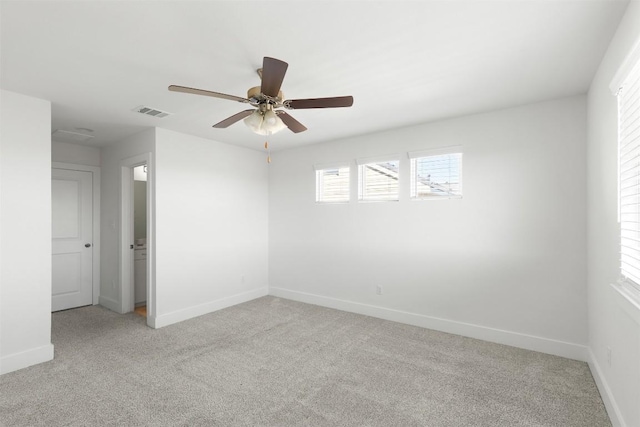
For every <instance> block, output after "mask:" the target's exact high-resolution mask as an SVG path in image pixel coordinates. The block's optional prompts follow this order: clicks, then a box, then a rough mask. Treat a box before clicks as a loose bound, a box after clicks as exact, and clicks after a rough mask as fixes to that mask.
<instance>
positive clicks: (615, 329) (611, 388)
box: [587, 1, 640, 426]
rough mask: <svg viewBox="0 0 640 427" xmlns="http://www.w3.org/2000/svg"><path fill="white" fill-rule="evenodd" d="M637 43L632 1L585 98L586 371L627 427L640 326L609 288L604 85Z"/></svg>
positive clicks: (615, 245)
mask: <svg viewBox="0 0 640 427" xmlns="http://www.w3.org/2000/svg"><path fill="white" fill-rule="evenodd" d="M638 41H640V2H637V1H632V2H630V3H629V6H628V9H627V12H626V14H625V16H624V18H623V20H622V21H621V23H620V26H619V27H618V31H617V33H616V35H615V37H614V38H613V40H612V42H611V44H610V46H609V49H608V51H607V53H606V55H605V57H604V59H603V61H602V63H601V65H600V68H599V70H598V72H597V74H596V76H595V78H594V80H593V83H592V84H591V88H590V90H589V98H588V116H589V121H588V134H589V142H588V181H587V182H588V185H587V187H588V189H589V192H588V201H589V203H588V217H589V225H588V236H589V240H588V266H589V269H588V277H589V285H588V294H589V305H588V307H589V349H590V351H591V358H592V360H591V368H592V369H591V370H592V372H593V373H594V377H595V378H596V380H597V381H598V382H599V386H600V392H601V394H602V397H603V399H604V400H605V403H606V404H607V410H608V412H609V415H610V416H611V418H612V420H613V422H614V425H627V426H640V406H639V405H638V396H640V325H639V324H638V320H637V319H638V317H639V316H640V310H639V309H638V308H635V307H630V306H629V304H628V303H626V302H625V300H624V299H623V298H620V297H619V294H618V293H617V291H615V290H614V289H613V288H612V287H611V286H610V284H613V283H615V282H616V281H617V279H618V277H619V274H620V269H619V258H620V257H619V252H620V242H619V236H620V231H619V225H618V222H617V149H618V146H617V136H618V135H617V129H618V127H617V126H618V124H617V123H618V122H617V101H616V98H615V97H614V96H613V95H612V93H611V91H610V90H609V84H610V83H611V81H612V79H613V77H614V74H615V73H616V71H617V70H618V67H619V66H620V65H621V64H622V63H623V61H624V59H625V57H626V55H627V54H629V53H630V51H631V50H632V48H633V46H634V44H635V43H637V42H638ZM626 308H630V309H631V310H630V311H627V310H626ZM630 314H631V315H630ZM633 314H635V319H636V320H634V316H633ZM607 347H609V348H611V365H609V363H608V362H607Z"/></svg>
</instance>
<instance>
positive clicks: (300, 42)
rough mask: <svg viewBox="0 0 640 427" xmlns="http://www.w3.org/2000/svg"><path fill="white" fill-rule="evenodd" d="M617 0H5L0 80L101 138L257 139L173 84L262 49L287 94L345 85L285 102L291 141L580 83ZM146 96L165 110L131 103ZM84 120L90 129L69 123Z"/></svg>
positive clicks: (219, 87) (240, 71)
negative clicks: (294, 104)
mask: <svg viewBox="0 0 640 427" xmlns="http://www.w3.org/2000/svg"><path fill="white" fill-rule="evenodd" d="M626 5H627V1H616V0H583V1H565V0H546V1H545V0H532V1H386V2H379V1H311V0H308V1H300V0H297V1H265V0H263V1H198V2H187V1H171V2H153V1H144V2H143V1H128V2H116V1H82V2H80V1H78V2H75V1H43V2H35V1H2V2H1V3H0V7H1V9H0V16H1V27H0V31H1V57H0V59H1V74H0V85H1V87H2V88H3V89H6V90H10V91H15V92H19V93H23V94H26V95H31V96H35V97H38V98H43V99H48V100H51V101H52V111H53V124H52V128H53V129H52V130H55V129H64V130H69V131H75V129H77V128H89V129H93V130H94V132H93V135H94V138H93V139H92V140H91V141H89V142H87V143H86V144H90V145H99V146H100V145H107V144H109V143H112V142H115V141H118V140H121V139H123V138H125V137H127V136H129V135H131V134H134V133H137V132H140V131H142V130H144V129H147V128H149V127H152V126H158V127H163V128H167V129H172V130H176V131H179V132H184V133H188V134H193V135H198V136H201V137H204V138H209V139H213V140H217V141H222V142H226V143H230V144H235V145H243V146H246V147H250V148H254V149H260V148H262V143H263V142H264V137H262V136H259V135H255V134H253V133H251V132H250V131H249V130H248V129H247V128H246V126H245V125H244V124H243V123H240V122H239V123H236V124H234V125H232V126H231V127H229V128H227V129H213V128H212V127H211V126H212V125H213V124H214V123H217V122H219V121H220V120H222V119H224V118H226V117H228V116H230V115H232V114H235V113H236V112H239V111H241V110H244V109H246V104H240V103H236V102H233V101H227V100H222V99H215V98H209V97H202V96H196V95H188V94H182V93H175V92H169V91H168V90H167V86H169V85H170V84H176V85H183V86H190V87H197V88H202V89H207V90H212V91H217V92H223V93H227V94H231V95H236V96H245V95H246V91H247V89H249V88H250V87H252V86H258V85H259V84H260V81H259V77H258V75H257V74H256V72H255V70H256V69H257V68H259V67H260V66H261V63H262V57H263V56H271V57H274V58H278V59H281V60H284V61H286V62H288V63H289V69H288V71H287V75H286V77H285V79H284V84H283V91H284V94H285V97H286V98H288V99H296V98H315V97H329V96H342V95H353V96H354V98H355V102H354V105H353V107H351V108H337V109H321V110H320V109H315V110H297V111H290V114H291V115H293V116H294V117H295V118H296V119H298V120H299V121H300V122H302V123H303V124H305V125H306V126H307V127H308V129H309V130H308V131H306V132H303V133H300V134H293V133H291V132H290V131H288V130H284V131H282V132H280V133H278V134H276V135H273V136H272V137H271V140H270V144H271V146H272V147H273V148H274V149H276V150H277V149H282V148H290V147H295V146H299V145H302V144H311V143H317V142H323V141H327V140H334V139H339V138H343V137H347V136H353V135H360V134H366V133H370V132H375V131H380V130H384V129H389V128H396V127H401V126H406V125H410V124H416V123H421V122H426V121H433V120H437V119H442V118H446V117H453V116H459V115H464V114H469V113H474V112H479V111H487V110H492V109H499V108H503V107H508V106H513V105H520V104H526V103H530V102H536V101H541V100H546V99H553V98H558V97H563V96H569V95H574V94H582V93H585V92H586V91H587V89H588V87H589V83H590V82H591V79H592V78H593V75H594V73H595V70H596V68H597V66H598V64H599V62H600V60H601V58H602V55H603V53H604V52H605V50H606V47H607V45H608V43H609V40H610V39H611V37H612V36H613V34H614V32H615V28H616V26H617V24H618V22H619V21H620V18H621V16H622V14H623V13H624V9H625V8H626ZM139 105H146V106H150V107H153V108H157V109H160V110H164V111H168V112H171V113H173V115H171V116H169V117H167V118H163V119H158V118H154V117H149V116H145V115H142V114H139V113H135V112H133V111H132V109H134V108H135V107H137V106H139ZM80 132H86V131H80Z"/></svg>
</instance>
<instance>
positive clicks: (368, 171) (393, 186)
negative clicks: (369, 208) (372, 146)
mask: <svg viewBox="0 0 640 427" xmlns="http://www.w3.org/2000/svg"><path fill="white" fill-rule="evenodd" d="M398 168H399V162H398V160H392V161H388V162H377V163H367V164H364V165H360V167H359V171H358V172H359V173H358V184H359V185H358V190H359V191H358V198H359V199H360V200H370V201H379V200H398Z"/></svg>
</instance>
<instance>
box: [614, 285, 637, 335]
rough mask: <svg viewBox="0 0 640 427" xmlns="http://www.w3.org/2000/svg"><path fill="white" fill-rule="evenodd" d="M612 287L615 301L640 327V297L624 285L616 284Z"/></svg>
mask: <svg viewBox="0 0 640 427" xmlns="http://www.w3.org/2000/svg"><path fill="white" fill-rule="evenodd" d="M610 286H611V287H612V288H613V291H614V292H613V294H614V299H615V301H616V303H617V304H618V306H619V307H620V308H622V309H623V310H624V311H625V312H626V313H627V314H628V315H629V316H630V317H631V318H632V319H633V320H634V321H635V322H636V323H637V324H639V325H640V296H638V295H637V294H636V293H635V292H634V291H632V290H630V289H628V288H627V287H626V286H625V285H624V284H623V283H614V284H611V285H610Z"/></svg>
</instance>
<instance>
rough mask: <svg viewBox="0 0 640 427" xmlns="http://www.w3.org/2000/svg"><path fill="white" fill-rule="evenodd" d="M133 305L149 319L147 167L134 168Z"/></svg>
mask: <svg viewBox="0 0 640 427" xmlns="http://www.w3.org/2000/svg"><path fill="white" fill-rule="evenodd" d="M133 240H134V244H133V245H134V246H133V254H134V255H133V304H134V307H135V308H134V311H135V312H136V313H137V314H139V315H141V316H144V317H147V165H146V164H144V165H140V166H136V167H134V168H133Z"/></svg>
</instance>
